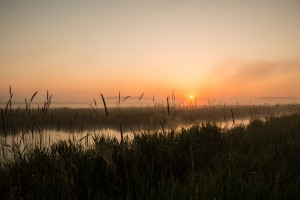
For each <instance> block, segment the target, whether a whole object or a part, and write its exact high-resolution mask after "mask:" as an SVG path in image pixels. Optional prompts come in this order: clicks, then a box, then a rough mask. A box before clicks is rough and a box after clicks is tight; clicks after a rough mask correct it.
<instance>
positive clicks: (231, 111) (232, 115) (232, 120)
mask: <svg viewBox="0 0 300 200" xmlns="http://www.w3.org/2000/svg"><path fill="white" fill-rule="evenodd" d="M230 110H231V117H232V122H233V124H234V116H233V111H232V108H231V109H230Z"/></svg>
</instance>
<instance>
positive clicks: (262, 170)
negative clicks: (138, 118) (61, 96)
mask: <svg viewBox="0 0 300 200" xmlns="http://www.w3.org/2000/svg"><path fill="white" fill-rule="evenodd" d="M299 155H300V115H296V114H295V115H290V116H284V117H279V118H270V119H269V120H267V121H266V122H262V121H257V120H256V121H253V122H251V123H250V124H249V125H248V126H246V127H243V126H239V127H235V128H233V129H221V128H220V127H218V126H216V125H213V124H201V125H195V126H193V127H191V128H189V129H182V130H180V131H178V132H174V131H169V132H160V133H154V134H149V133H141V134H138V135H136V136H135V137H134V139H133V140H130V141H128V140H126V138H124V139H123V140H122V141H118V140H116V139H110V138H104V137H96V136H95V137H94V145H93V146H92V147H90V148H89V149H84V148H83V147H82V146H80V145H79V144H78V143H76V142H75V141H69V142H59V143H57V144H54V145H52V146H50V147H48V148H46V147H44V148H40V147H34V148H32V149H31V150H30V151H29V152H28V153H23V154H21V153H16V154H15V156H14V159H13V160H12V161H10V162H8V163H2V164H1V168H0V199H18V198H19V199H20V198H23V199H83V198H87V197H88V198H90V199H124V198H128V199H198V198H200V199H299V198H300V169H299V166H300V158H299Z"/></svg>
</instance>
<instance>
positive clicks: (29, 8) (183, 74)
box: [0, 0, 300, 101]
mask: <svg viewBox="0 0 300 200" xmlns="http://www.w3.org/2000/svg"><path fill="white" fill-rule="evenodd" d="M299 21H300V0H243V1H241V0H226V1H224V0H206V1H204V0H198V1H191V0H185V1H179V0H151V1H146V0H114V1H111V0H98V1H91V0H86V1H79V0H72V1H71V0H69V1H67V0H51V1H46V0H35V1H33V0H26V1H24V0H0V30H1V31H0V101H4V100H6V99H8V97H9V95H8V91H9V86H10V85H11V87H12V90H13V93H14V98H15V99H16V100H23V99H24V98H25V97H27V98H30V97H31V95H32V94H33V93H34V92H35V91H39V93H38V98H44V96H45V94H46V91H47V90H49V91H50V93H51V94H53V96H54V99H55V100H57V101H80V100H90V99H93V98H95V97H99V94H100V92H101V93H103V94H104V96H117V95H118V92H119V91H121V95H124V96H127V95H131V96H139V95H140V94H141V93H142V92H144V93H145V96H149V97H151V96H152V95H153V94H154V95H156V96H160V97H165V96H167V95H169V94H170V93H171V92H172V90H174V91H175V94H176V95H177V96H178V97H182V98H186V97H189V96H197V97H198V98H253V97H261V96H264V97H266V96H273V97H277V96H278V97H286V96H288V97H299V96H300V78H299V77H300V22H299ZM43 95H44V96H43Z"/></svg>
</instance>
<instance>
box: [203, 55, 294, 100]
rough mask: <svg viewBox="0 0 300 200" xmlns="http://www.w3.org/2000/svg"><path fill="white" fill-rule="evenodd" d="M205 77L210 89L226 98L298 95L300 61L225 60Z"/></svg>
mask: <svg viewBox="0 0 300 200" xmlns="http://www.w3.org/2000/svg"><path fill="white" fill-rule="evenodd" d="M209 77H210V79H209V81H210V89H213V90H214V91H215V92H221V93H222V94H226V95H237V96H239V95H244V96H247V95H250V96H259V95H265V96H266V95H277V96H280V95H281V94H284V95H290V96H296V95H298V96H299V95H300V91H298V90H299V88H300V81H299V77H300V60H287V61H268V60H259V61H249V60H226V61H224V62H222V63H220V64H218V65H216V66H215V67H214V68H213V71H212V74H211V75H210V76H209Z"/></svg>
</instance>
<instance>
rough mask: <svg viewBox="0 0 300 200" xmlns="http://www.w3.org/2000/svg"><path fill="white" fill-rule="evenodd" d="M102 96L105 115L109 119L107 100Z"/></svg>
mask: <svg viewBox="0 0 300 200" xmlns="http://www.w3.org/2000/svg"><path fill="white" fill-rule="evenodd" d="M100 95H101V98H102V101H103V105H104V109H105V114H106V117H107V118H108V111H107V107H106V103H105V99H104V97H103V95H102V93H100Z"/></svg>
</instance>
